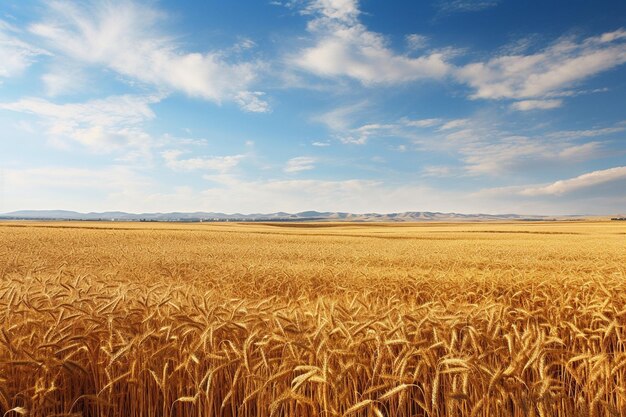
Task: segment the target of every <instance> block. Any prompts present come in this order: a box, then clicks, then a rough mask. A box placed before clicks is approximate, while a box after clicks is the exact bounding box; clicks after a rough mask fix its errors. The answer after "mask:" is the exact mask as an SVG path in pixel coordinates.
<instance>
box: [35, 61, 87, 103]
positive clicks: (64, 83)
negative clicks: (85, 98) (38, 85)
mask: <svg viewBox="0 0 626 417" xmlns="http://www.w3.org/2000/svg"><path fill="white" fill-rule="evenodd" d="M41 81H43V83H44V87H45V90H46V95H48V96H50V97H56V96H59V95H62V94H67V93H72V92H82V93H84V92H85V89H86V83H87V77H86V76H85V73H84V72H83V71H81V69H80V68H78V67H75V66H67V65H58V66H56V67H55V68H53V69H52V70H51V71H49V72H47V73H45V74H43V75H42V76H41Z"/></svg>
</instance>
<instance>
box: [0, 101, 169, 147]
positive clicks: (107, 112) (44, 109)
mask: <svg viewBox="0 0 626 417" xmlns="http://www.w3.org/2000/svg"><path fill="white" fill-rule="evenodd" d="M160 99H161V97H159V96H151V95H148V96H136V95H122V96H111V97H107V98H105V99H97V100H89V101H86V102H82V103H65V104H57V103H53V102H51V101H48V100H45V99H41V98H24V99H21V100H18V101H15V102H11V103H0V109H4V110H11V111H15V112H21V113H25V114H29V115H33V116H35V117H37V119H38V122H39V123H40V124H41V125H42V126H43V128H44V132H45V134H46V136H47V137H48V140H49V141H50V142H51V143H52V144H54V145H58V146H62V147H67V146H71V145H72V144H80V145H82V146H83V147H85V148H87V149H88V150H91V151H95V152H104V153H109V152H114V151H126V152H128V155H127V156H128V157H130V156H132V155H133V153H135V152H141V153H146V152H148V151H149V149H150V148H151V146H152V144H153V141H152V138H151V137H150V135H149V134H148V133H146V132H145V130H144V129H143V124H144V123H145V122H146V121H148V120H151V119H153V118H154V117H155V114H154V112H153V111H152V109H151V108H150V104H153V103H156V102H158V101H160Z"/></svg>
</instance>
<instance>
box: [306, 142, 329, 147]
mask: <svg viewBox="0 0 626 417" xmlns="http://www.w3.org/2000/svg"><path fill="white" fill-rule="evenodd" d="M311 145H313V146H317V147H320V148H324V147H326V146H330V143H329V142H321V141H317V142H313V143H311Z"/></svg>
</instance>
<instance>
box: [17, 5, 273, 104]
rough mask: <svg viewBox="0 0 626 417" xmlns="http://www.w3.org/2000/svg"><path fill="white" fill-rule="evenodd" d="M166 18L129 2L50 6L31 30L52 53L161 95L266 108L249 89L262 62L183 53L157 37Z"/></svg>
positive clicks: (169, 40) (162, 36)
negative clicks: (169, 93)
mask: <svg viewBox="0 0 626 417" xmlns="http://www.w3.org/2000/svg"><path fill="white" fill-rule="evenodd" d="M164 20H165V15H164V14H163V13H162V12H160V11H159V10H157V9H153V8H150V7H148V6H146V5H140V4H136V3H133V2H130V1H124V0H115V1H107V2H97V3H96V2H89V3H87V4H86V5H83V6H79V5H77V4H76V3H73V2H67V1H54V2H50V4H49V10H48V11H47V13H46V17H45V18H44V20H42V21H41V22H38V23H35V24H32V25H31V26H30V27H29V30H30V32H31V33H32V34H34V35H37V36H38V37H40V38H41V39H42V40H43V41H44V42H45V43H46V44H47V45H48V47H49V48H50V49H51V50H53V51H55V52H56V53H59V54H62V55H63V56H65V57H69V58H71V59H73V60H75V61H77V62H79V63H83V64H85V65H104V66H105V67H107V68H109V69H111V70H113V71H115V72H117V73H119V74H120V75H122V76H124V77H128V78H129V79H132V80H136V81H139V82H141V83H145V84H148V85H153V86H155V87H156V88H158V89H160V90H163V91H179V92H182V93H185V94H187V95H189V96H192V97H199V98H202V99H205V100H209V101H213V102H216V103H221V102H222V101H235V102H236V103H238V104H239V105H240V106H241V107H242V108H244V109H245V110H247V111H265V109H266V106H267V105H266V104H265V103H264V102H263V101H262V100H261V99H260V97H259V95H258V94H256V93H251V92H249V87H250V86H251V84H252V82H253V81H254V80H255V79H256V77H257V73H258V72H259V71H260V70H261V68H262V67H263V64H262V63H260V62H245V61H232V62H231V61H229V60H227V59H226V57H225V56H224V54H223V53H221V52H220V51H208V52H186V51H184V50H182V49H181V47H180V45H179V44H178V43H177V42H175V40H174V39H173V38H172V37H170V36H168V35H166V34H163V33H161V31H160V30H159V27H160V26H161V25H162V23H163V21H164Z"/></svg>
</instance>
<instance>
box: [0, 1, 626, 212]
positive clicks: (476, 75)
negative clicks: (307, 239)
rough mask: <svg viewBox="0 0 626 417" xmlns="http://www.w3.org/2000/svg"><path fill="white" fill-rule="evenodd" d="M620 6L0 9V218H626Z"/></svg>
mask: <svg viewBox="0 0 626 417" xmlns="http://www.w3.org/2000/svg"><path fill="white" fill-rule="evenodd" d="M625 63H626V2H623V1H617V0H615V1H605V0H598V1H593V2H591V1H582V0H569V1H555V0H542V1H539V0H529V1H524V2H520V1H513V0H474V1H470V0H433V1H394V2H386V1H374V0H363V1H360V2H359V1H356V0H310V1H306V0H283V1H269V0H268V1H261V0H259V1H237V2H224V1H186V2H175V1H130V0H120V1H118V0H107V1H85V2H73V1H63V0H58V1H24V0H4V1H3V2H2V4H1V5H0V139H1V141H2V142H1V143H2V148H1V152H0V212H8V211H12V210H19V209H69V210H78V211H104V210H124V211H131V212H153V211H162V212H163V211H196V210H202V211H220V212H229V213H233V212H243V213H255V212H273V211H289V212H296V211H303V210H329V211H351V212H373V211H377V212H396V211H456V212H465V213H476V212H483V213H512V212H513V213H525V214H587V213H589V214H613V213H623V212H626V65H624V64H625Z"/></svg>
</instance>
